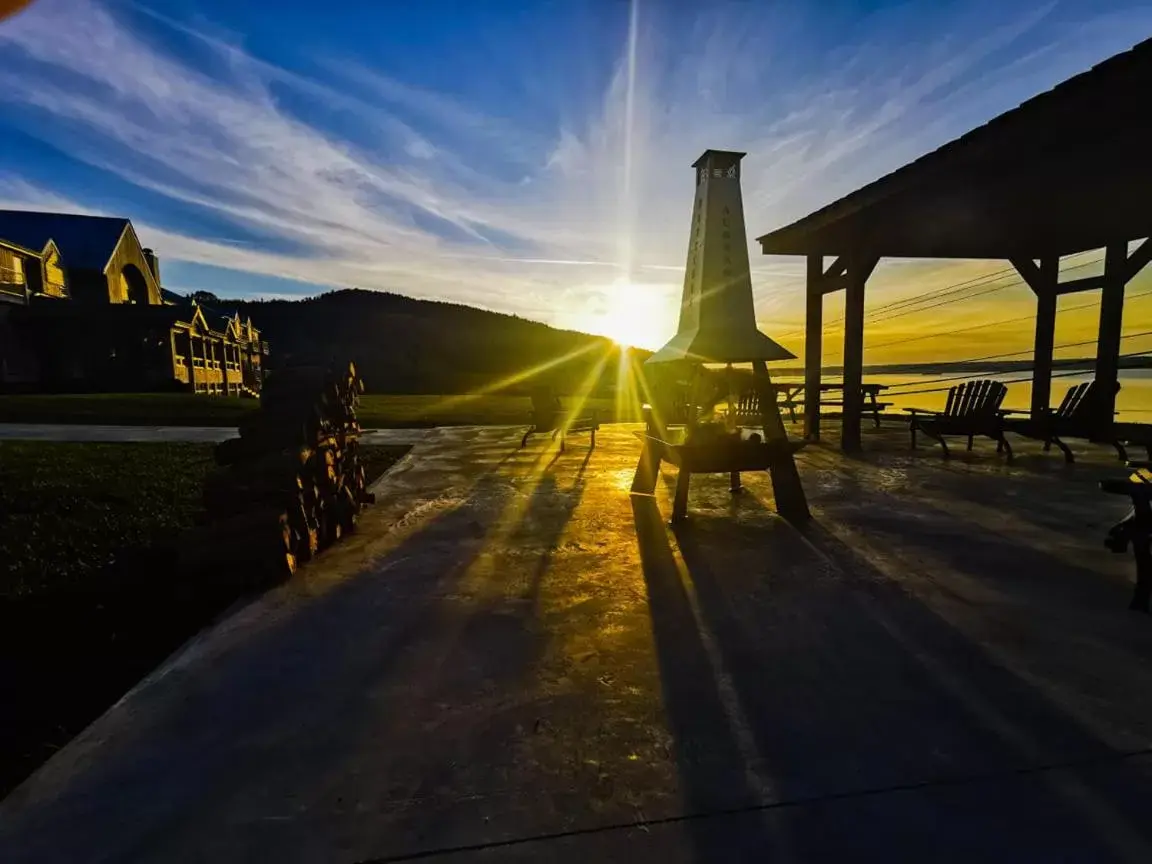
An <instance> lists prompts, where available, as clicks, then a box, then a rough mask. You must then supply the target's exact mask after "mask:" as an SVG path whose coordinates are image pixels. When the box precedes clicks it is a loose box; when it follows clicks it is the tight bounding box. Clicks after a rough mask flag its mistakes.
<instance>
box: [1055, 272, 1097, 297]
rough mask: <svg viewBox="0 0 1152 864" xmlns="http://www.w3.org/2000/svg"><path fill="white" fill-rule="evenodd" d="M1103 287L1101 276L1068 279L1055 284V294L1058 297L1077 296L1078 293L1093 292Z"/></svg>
mask: <svg viewBox="0 0 1152 864" xmlns="http://www.w3.org/2000/svg"><path fill="white" fill-rule="evenodd" d="M1103 287H1104V277H1103V276H1084V277H1083V278H1081V279H1069V280H1068V281H1067V282H1057V283H1056V293H1057V294H1060V295H1064V294H1077V293H1079V292H1080V291H1095V290H1096V289H1097V288H1103Z"/></svg>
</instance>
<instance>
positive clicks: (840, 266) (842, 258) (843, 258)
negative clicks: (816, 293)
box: [809, 255, 848, 279]
mask: <svg viewBox="0 0 1152 864" xmlns="http://www.w3.org/2000/svg"><path fill="white" fill-rule="evenodd" d="M809 257H811V256H809ZM819 257H820V258H821V259H823V256H819ZM847 269H848V256H847V255H838V256H836V260H835V261H833V262H832V264H831V266H829V268H828V269H827V270H825V271H824V278H826V279H831V278H833V277H835V276H843V275H844V273H845V271H846V270H847Z"/></svg>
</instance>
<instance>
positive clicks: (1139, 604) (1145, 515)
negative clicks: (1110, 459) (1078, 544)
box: [1100, 462, 1152, 612]
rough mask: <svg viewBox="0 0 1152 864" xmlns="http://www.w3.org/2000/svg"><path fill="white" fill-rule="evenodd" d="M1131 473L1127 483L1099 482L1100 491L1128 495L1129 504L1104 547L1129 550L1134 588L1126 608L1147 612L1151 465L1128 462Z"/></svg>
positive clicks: (1151, 573)
mask: <svg viewBox="0 0 1152 864" xmlns="http://www.w3.org/2000/svg"><path fill="white" fill-rule="evenodd" d="M1128 467H1129V468H1132V469H1133V473H1132V474H1131V475H1129V477H1128V478H1127V479H1126V480H1102V481H1101V482H1100V489H1101V490H1102V491H1104V492H1108V493H1110V494H1112V495H1127V496H1128V497H1129V498H1130V499H1131V501H1132V509H1131V510H1130V511H1129V512H1128V515H1127V516H1125V517H1124V518H1123V519H1121V520H1120V521H1119V522H1117V523H1116V524H1115V525H1113V526H1112V528H1111V530H1109V532H1108V536H1107V537H1106V538H1105V539H1104V545H1105V546H1107V547H1108V548H1109V549H1111V550H1112V551H1113V552H1115V553H1117V554H1123V553H1125V552H1127V551H1128V545H1129V544H1131V545H1132V553H1133V555H1134V556H1135V558H1136V588H1135V590H1134V591H1133V592H1132V601H1131V602H1130V603H1129V604H1128V608H1129V609H1135V610H1136V611H1139V612H1147V611H1148V606H1149V600H1150V599H1152V548H1150V547H1152V471H1150V470H1149V468H1150V467H1152V462H1129V463H1128Z"/></svg>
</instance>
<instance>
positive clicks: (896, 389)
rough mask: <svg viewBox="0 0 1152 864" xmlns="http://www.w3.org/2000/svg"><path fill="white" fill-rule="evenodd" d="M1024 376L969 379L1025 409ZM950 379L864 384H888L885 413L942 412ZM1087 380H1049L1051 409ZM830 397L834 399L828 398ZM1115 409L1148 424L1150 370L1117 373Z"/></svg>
mask: <svg viewBox="0 0 1152 864" xmlns="http://www.w3.org/2000/svg"><path fill="white" fill-rule="evenodd" d="M953 374H958V373H953ZM1027 375H1028V373H1027V372H1010V373H1005V374H1003V375H991V374H981V375H975V376H973V378H992V379H994V380H997V381H1004V382H1007V383H1008V396H1007V398H1005V400H1004V407H1005V408H1019V409H1021V410H1027V408H1028V406H1029V405H1031V404H1032V382H1031V380H1028V381H1020V380H1018V379H1020V378H1024V377H1026V376H1027ZM952 377H953V375H948V374H943V375H941V374H936V375H910V374H907V373H905V374H902V375H869V374H867V373H865V375H864V382H865V383H866V384H887V385H889V387H891V388H892V389H890V390H886V391H884V393H882V394H881V396H880V399H881V401H883V402H891V403H892V405H891V406H890V407H889V408H887V409H886V410H887V411H888V412H889V413H893V414H900V413H903V412H902V409H904V408H928V409H931V410H936V411H939V410H942V409H943V408H944V403H945V402H946V401H947V399H948V388H949V387H953V386H955V385H956V384H961V383H963V381H964V379H961V378H954V379H953V380H951V381H941V380H940V379H941V378H952ZM773 380H779V381H780V382H781V383H785V382H791V381H800V380H801V379H798V378H796V379H794V378H790V377H783V378H779V379H777V378H776V376H773ZM824 380H825V381H827V382H828V383H835V382H837V381H839V380H840V379H839V378H838V377H831V376H830V377H827V378H825V379H824ZM1091 380H1092V373H1091V372H1084V373H1082V374H1077V375H1069V376H1067V377H1064V378H1053V379H1052V406H1053V407H1056V406H1058V405H1059V404H1060V400H1062V399H1063V398H1064V394H1065V393H1066V392H1067V390H1068V388H1069V387H1074V386H1075V385H1077V384H1079V383H1081V382H1083V381H1091ZM918 391H936V392H918ZM830 398H836V397H835V396H832V397H830ZM1116 410H1117V411H1119V412H1120V413H1119V416H1118V419H1120V420H1124V421H1130V422H1135V423H1152V369H1121V370H1120V392H1119V393H1118V394H1117V396H1116Z"/></svg>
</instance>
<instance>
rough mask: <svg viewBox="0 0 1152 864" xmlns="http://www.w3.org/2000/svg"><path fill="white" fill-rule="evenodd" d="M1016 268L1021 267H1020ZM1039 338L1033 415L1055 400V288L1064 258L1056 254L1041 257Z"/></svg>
mask: <svg viewBox="0 0 1152 864" xmlns="http://www.w3.org/2000/svg"><path fill="white" fill-rule="evenodd" d="M1016 269H1020V268H1019V267H1017V268H1016ZM1035 277H1036V284H1035V285H1034V286H1033V287H1032V290H1033V291H1035V292H1036V339H1035V341H1034V342H1033V343H1032V405H1031V412H1032V417H1033V418H1035V419H1039V418H1040V417H1041V416H1042V415H1043V414H1044V413H1045V412H1046V411H1047V410H1048V405H1049V403H1050V402H1051V400H1052V347H1053V344H1054V343H1055V339H1056V294H1057V292H1056V291H1054V290H1052V289H1053V286H1055V285H1056V280H1057V279H1059V278H1060V259H1059V258H1057V257H1056V256H1055V255H1052V256H1049V257H1047V258H1042V259H1041V260H1040V266H1039V267H1037V268H1036V273H1035Z"/></svg>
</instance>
